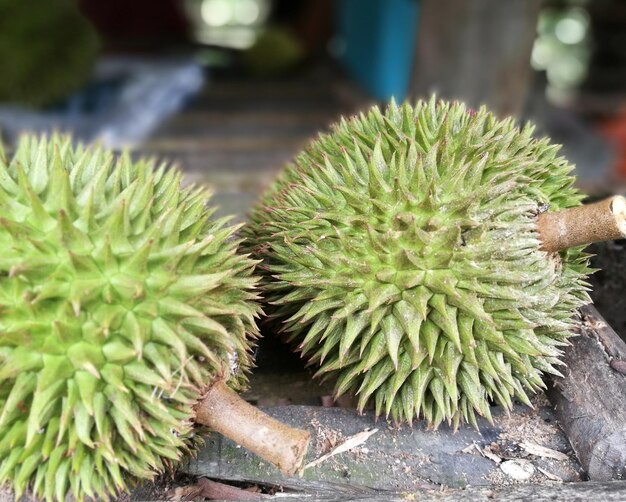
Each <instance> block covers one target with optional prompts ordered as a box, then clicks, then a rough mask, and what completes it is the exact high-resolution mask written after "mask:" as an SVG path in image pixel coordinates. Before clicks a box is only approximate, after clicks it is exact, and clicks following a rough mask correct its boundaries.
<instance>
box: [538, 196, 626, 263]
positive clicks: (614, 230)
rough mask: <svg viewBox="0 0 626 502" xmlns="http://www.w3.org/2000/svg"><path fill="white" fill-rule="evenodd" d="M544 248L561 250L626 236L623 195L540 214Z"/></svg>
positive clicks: (550, 251) (542, 245) (539, 229)
mask: <svg viewBox="0 0 626 502" xmlns="http://www.w3.org/2000/svg"><path fill="white" fill-rule="evenodd" d="M537 226H538V231H539V235H540V238H541V249H543V250H544V251H547V252H549V253H554V252H557V251H561V250H562V249H567V248H571V247H574V246H580V245H583V244H591V243H592V242H600V241H610V240H615V239H623V238H625V237H626V199H625V198H624V197H622V196H620V195H616V196H614V197H609V198H608V199H604V200H601V201H600V202H594V203H593V204H585V205H583V206H578V207H572V208H569V209H564V210H562V211H555V212H552V213H551V212H546V213H542V214H540V215H539V219H538V222H537Z"/></svg>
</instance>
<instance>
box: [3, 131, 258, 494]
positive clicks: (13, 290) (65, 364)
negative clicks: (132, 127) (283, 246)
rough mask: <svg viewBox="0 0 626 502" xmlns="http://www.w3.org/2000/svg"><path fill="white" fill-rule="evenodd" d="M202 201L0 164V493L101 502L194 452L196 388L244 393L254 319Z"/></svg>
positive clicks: (28, 151) (71, 162)
mask: <svg viewBox="0 0 626 502" xmlns="http://www.w3.org/2000/svg"><path fill="white" fill-rule="evenodd" d="M208 197H209V194H208V193H207V191H206V190H205V189H203V188H198V187H193V186H187V187H183V186H181V173H180V172H179V171H178V170H176V169H169V168H168V167H167V166H166V165H165V164H163V165H160V166H158V167H157V166H155V163H154V162H152V161H149V160H143V159H141V160H137V161H134V160H132V159H131V157H130V156H129V155H128V154H127V153H126V154H123V155H121V156H119V157H116V156H114V155H113V154H112V153H111V152H108V151H106V150H104V149H102V148H99V147H87V148H86V147H83V146H82V145H78V146H76V147H75V146H73V145H72V143H71V139H70V138H69V137H67V136H57V135H54V136H52V137H51V138H49V139H46V138H36V137H31V136H25V137H23V138H22V139H21V140H20V141H19V144H18V145H17V148H16V151H15V154H14V155H13V156H12V157H11V158H7V156H6V155H5V154H4V152H2V151H0V205H1V208H2V211H1V214H0V249H1V250H2V251H1V253H0V312H1V315H0V482H2V483H8V485H9V486H11V487H12V488H13V489H14V491H15V495H16V499H17V498H19V496H20V495H21V494H22V493H24V492H25V490H27V489H29V490H30V491H31V492H32V493H33V494H34V495H35V496H37V497H42V498H46V499H47V500H53V499H57V500H64V499H65V496H66V494H67V493H71V494H73V496H74V497H75V498H76V499H78V500H80V499H83V498H84V497H85V496H88V497H90V498H107V497H108V496H109V495H111V494H113V493H116V492H119V491H122V490H125V489H126V488H127V487H128V486H129V485H132V484H133V482H134V481H135V480H137V479H151V478H153V477H154V476H155V475H156V474H157V473H160V472H162V471H163V470H164V469H166V468H168V467H171V466H173V465H175V464H176V463H177V462H178V460H179V459H180V458H181V457H182V456H183V455H185V454H187V453H189V452H192V451H193V450H194V448H195V446H196V444H198V441H199V439H198V438H197V437H196V436H194V434H193V427H192V421H193V416H194V411H193V406H194V404H195V403H196V402H197V400H198V399H199V398H200V397H201V396H202V394H203V392H204V391H205V389H206V385H207V384H208V383H210V382H211V381H212V379H213V378H216V377H218V376H219V377H222V376H223V377H226V378H228V379H229V384H230V385H231V387H233V388H239V387H241V386H242V385H244V384H245V381H246V371H247V370H248V369H249V368H250V367H251V364H252V362H251V354H250V350H251V343H252V342H253V340H254V339H255V338H256V336H257V328H256V325H255V317H256V316H257V314H258V313H259V307H258V306H257V304H256V302H255V301H254V300H255V298H256V293H255V290H254V288H255V283H256V278H255V277H254V275H253V269H254V265H255V263H254V262H253V261H252V260H251V259H249V258H248V257H245V256H242V255H238V254H236V250H237V246H238V244H239V240H238V239H237V238H236V237H234V232H235V231H236V230H237V227H235V226H228V225H227V219H225V218H224V219H219V220H214V219H212V218H211V215H212V213H213V210H212V209H210V208H208V207H207V201H208Z"/></svg>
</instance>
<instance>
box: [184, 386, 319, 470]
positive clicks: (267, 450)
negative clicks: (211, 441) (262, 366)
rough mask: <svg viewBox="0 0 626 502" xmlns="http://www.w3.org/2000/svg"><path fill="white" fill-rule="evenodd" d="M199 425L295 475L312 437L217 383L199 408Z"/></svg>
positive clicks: (197, 420)
mask: <svg viewBox="0 0 626 502" xmlns="http://www.w3.org/2000/svg"><path fill="white" fill-rule="evenodd" d="M196 422H197V423H199V424H202V425H206V426H208V427H210V428H211V429H213V430H214V431H216V432H219V433H220V434H223V435H224V436H226V437H227V438H229V439H232V440H233V441H234V442H235V443H237V444H239V445H241V446H243V447H244V448H247V449H248V450H250V451H252V452H253V453H256V454H257V455H258V456H259V457H261V458H263V459H264V460H267V461H268V462H271V463H272V464H274V465H275V466H276V467H278V468H279V469H280V470H281V471H282V472H283V473H284V474H286V475H289V476H292V475H294V474H295V473H296V472H297V471H298V469H299V468H300V467H301V465H302V462H303V460H304V456H305V454H306V451H307V448H308V446H309V440H310V438H311V435H310V434H309V433H308V432H306V431H303V430H300V429H294V428H293V427H289V426H288V425H285V424H283V423H281V422H279V421H277V420H274V419H273V418H272V417H270V416H268V415H266V414H265V413H263V412H262V411H260V410H259V409H257V408H255V407H254V406H252V405H250V404H248V403H247V402H246V401H244V400H243V399H242V398H241V397H239V396H238V395H237V394H236V393H235V392H233V391H232V390H231V389H229V388H228V387H227V386H226V384H225V383H224V382H223V381H217V382H215V383H214V384H213V385H211V388H210V389H209V390H208V392H207V394H206V395H205V397H204V399H202V401H200V403H198V405H197V406H196Z"/></svg>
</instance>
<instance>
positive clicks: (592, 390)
mask: <svg viewBox="0 0 626 502" xmlns="http://www.w3.org/2000/svg"><path fill="white" fill-rule="evenodd" d="M582 315H583V322H582V328H581V334H580V336H578V337H576V338H574V339H573V340H572V345H571V346H570V347H568V348H567V349H566V351H565V358H564V362H565V363H566V365H567V369H566V370H565V378H558V379H555V380H554V386H553V388H552V390H551V392H550V393H549V396H550V399H551V400H552V402H553V403H554V406H555V414H556V416H557V417H558V419H559V423H560V424H561V427H562V428H563V430H564V431H565V433H566V434H567V436H568V437H569V439H570V442H571V444H572V446H573V447H574V450H575V451H576V454H577V456H578V458H579V460H580V461H581V463H582V465H583V467H584V468H585V470H586V471H587V474H588V476H589V478H590V479H592V480H596V481H610V480H618V479H626V344H625V343H624V342H623V341H622V340H621V339H620V338H619V337H618V336H617V334H616V333H615V332H614V331H613V329H612V328H611V327H610V326H609V325H608V324H607V323H606V322H605V321H604V319H602V317H601V316H600V314H599V313H598V312H597V311H596V310H595V308H594V307H592V306H588V307H584V308H583V309H582ZM624 499H625V500H626V494H625V495H624Z"/></svg>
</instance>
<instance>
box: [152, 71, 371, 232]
mask: <svg viewBox="0 0 626 502" xmlns="http://www.w3.org/2000/svg"><path fill="white" fill-rule="evenodd" d="M346 85H347V84H345V82H344V81H343V80H342V79H341V78H339V77H338V76H337V72H336V70H333V69H332V68H331V67H329V66H328V65H322V66H319V65H317V66H313V67H311V68H310V69H306V70H303V71H302V72H301V73H299V74H297V75H294V76H289V77H284V78H280V79H270V80H267V79H265V80H254V79H248V80H245V79H241V78H236V77H217V78H216V79H213V78H212V77H211V74H210V73H209V75H208V84H207V85H206V87H205V88H204V89H203V90H202V91H201V93H200V95H199V96H197V97H196V98H195V99H194V100H193V101H192V102H190V103H188V104H187V105H186V106H185V108H184V109H183V110H182V111H181V112H180V113H178V114H176V115H175V116H174V117H172V118H170V119H169V120H167V121H166V122H164V123H163V124H162V125H161V126H160V127H159V128H158V129H157V130H156V131H155V133H154V134H153V135H152V137H151V138H150V139H149V140H148V141H147V142H146V143H145V144H144V145H142V146H141V153H142V154H148V155H154V156H157V157H159V158H166V159H170V160H172V161H173V162H175V163H176V164H178V165H179V166H180V167H181V168H182V169H183V170H184V171H185V173H186V176H185V178H186V180H187V181H188V182H198V183H205V184H208V185H210V186H211V187H212V188H213V190H214V191H215V196H214V199H213V202H214V204H217V205H219V206H220V211H219V213H218V214H219V215H223V214H235V215H237V218H238V220H239V221H241V220H242V219H243V215H244V214H245V213H246V212H247V210H248V209H249V208H250V206H251V205H252V203H253V202H254V201H255V200H256V198H257V197H258V194H259V193H260V192H261V191H262V190H263V189H264V188H265V187H266V186H267V185H268V183H269V182H270V181H271V180H272V179H273V178H274V176H275V175H276V173H277V172H278V171H279V170H280V169H281V168H282V167H283V166H284V165H285V163H287V162H288V161H289V160H291V158H292V157H293V156H294V155H296V154H297V153H298V152H299V151H300V150H301V149H302V148H304V147H305V146H306V145H307V143H308V142H309V141H310V140H311V139H312V138H313V137H315V136H317V134H318V133H319V132H322V131H325V130H327V129H328V126H329V125H330V124H331V123H333V122H335V121H336V120H338V119H339V117H340V116H341V115H342V114H350V113H352V112H353V111H354V109H355V107H357V106H358V103H361V101H360V99H361V98H359V97H358V96H356V97H355V96H353V97H355V99H353V100H351V99H350V98H349V97H348V96H346V94H354V93H351V91H350V89H349V86H348V87H346Z"/></svg>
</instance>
